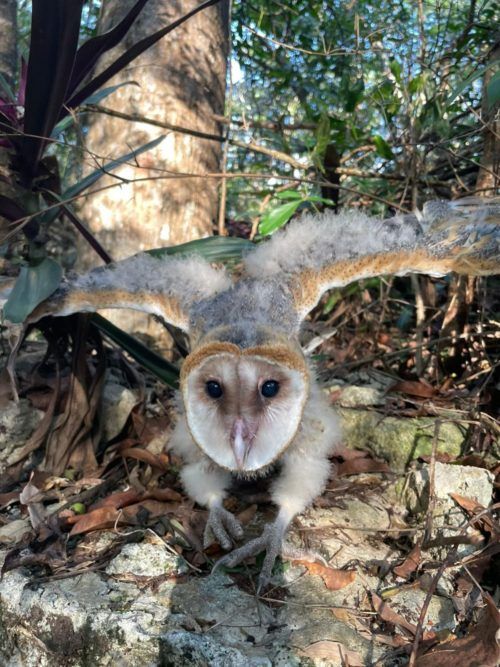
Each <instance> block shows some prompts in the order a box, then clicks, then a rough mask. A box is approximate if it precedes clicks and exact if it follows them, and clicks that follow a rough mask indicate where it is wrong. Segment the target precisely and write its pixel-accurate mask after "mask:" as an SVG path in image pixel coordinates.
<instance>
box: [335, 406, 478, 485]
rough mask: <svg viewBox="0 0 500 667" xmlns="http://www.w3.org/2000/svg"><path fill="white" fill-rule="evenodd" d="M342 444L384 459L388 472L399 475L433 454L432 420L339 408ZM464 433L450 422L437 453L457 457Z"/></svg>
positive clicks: (444, 427)
mask: <svg viewBox="0 0 500 667" xmlns="http://www.w3.org/2000/svg"><path fill="white" fill-rule="evenodd" d="M337 412H338V414H339V415H340V418H341V425H342V430H343V433H344V442H345V444H346V445H347V446H348V447H351V448H353V449H364V450H368V451H370V452H371V453H372V454H373V455H374V456H376V457H379V458H383V459H385V460H386V461H387V462H388V463H389V465H390V467H391V470H393V471H395V472H398V471H399V472H402V471H404V470H405V469H406V468H407V467H408V464H409V463H410V461H413V460H414V459H417V458H418V457H420V456H429V455H430V454H431V452H432V440H433V436H434V425H435V419H433V418H431V417H418V418H417V417H413V418H411V419H410V418H399V417H386V416H385V415H383V414H381V413H380V412H376V411H373V410H362V409H353V408H344V407H338V408H337ZM465 436H466V432H465V430H464V429H463V428H462V427H461V426H459V425H457V424H455V423H451V422H445V423H442V424H441V427H440V432H439V442H438V447H437V451H438V452H439V453H448V454H450V455H451V456H452V457H457V456H459V455H460V453H461V451H462V447H463V443H464V440H465Z"/></svg>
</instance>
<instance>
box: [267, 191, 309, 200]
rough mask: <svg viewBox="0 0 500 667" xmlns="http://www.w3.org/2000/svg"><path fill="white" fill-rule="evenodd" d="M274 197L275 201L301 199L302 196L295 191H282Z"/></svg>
mask: <svg viewBox="0 0 500 667" xmlns="http://www.w3.org/2000/svg"><path fill="white" fill-rule="evenodd" d="M274 196H275V197H276V199H302V198H303V196H304V195H303V194H302V193H301V192H297V190H284V191H283V192H277V193H276V194H275V195H274Z"/></svg>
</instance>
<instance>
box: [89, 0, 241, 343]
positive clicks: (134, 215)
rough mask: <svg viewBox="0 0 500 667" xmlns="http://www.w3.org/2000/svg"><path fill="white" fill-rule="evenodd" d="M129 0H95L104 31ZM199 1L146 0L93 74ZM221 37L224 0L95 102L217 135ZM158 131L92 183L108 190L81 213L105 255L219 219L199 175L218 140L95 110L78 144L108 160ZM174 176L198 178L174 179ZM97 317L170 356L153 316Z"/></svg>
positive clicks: (193, 234)
mask: <svg viewBox="0 0 500 667" xmlns="http://www.w3.org/2000/svg"><path fill="white" fill-rule="evenodd" d="M134 3H135V0H103V5H102V12H101V17H100V25H99V31H100V32H101V33H103V32H106V31H107V30H109V29H110V28H111V27H112V26H113V25H116V23H117V22H118V21H119V20H120V19H121V17H122V16H124V15H125V13H126V12H127V11H128V10H129V9H130V7H131V6H132V5H133V4H134ZM198 4H199V1H198V0H178V1H177V2H175V3H172V2H170V0H151V2H149V3H148V4H147V5H146V6H145V8H144V9H143V10H142V12H141V14H140V15H139V17H138V19H137V20H136V21H135V23H134V25H133V26H132V28H131V29H130V30H129V32H128V33H127V35H126V37H125V39H124V41H123V42H122V43H121V44H120V47H119V49H116V50H114V51H113V52H112V57H111V56H107V57H106V58H105V59H104V58H103V59H102V60H101V61H100V62H99V63H98V66H97V71H100V70H101V69H102V68H103V67H105V66H106V65H107V64H109V62H110V61H111V59H114V58H116V57H117V54H118V53H119V52H122V51H124V50H126V49H128V48H130V47H131V46H132V45H133V44H136V43H137V42H138V41H139V40H141V39H143V38H144V37H146V36H148V35H151V34H152V33H154V32H155V31H157V30H158V29H160V28H161V27H163V26H166V25H169V24H170V23H171V22H172V21H174V20H176V19H177V18H179V17H181V16H183V15H184V14H186V13H187V12H188V11H190V10H191V9H193V8H194V7H196V6H197V5H198ZM228 43H229V16H228V3H227V0H222V2H220V3H219V4H217V5H215V6H213V7H209V8H208V9H205V10H203V11H202V12H200V13H199V14H196V15H195V16H194V17H192V18H190V19H188V21H186V23H184V24H182V25H181V26H180V27H178V28H176V29H175V30H174V31H173V32H172V33H170V34H169V35H167V36H166V37H164V38H163V39H162V40H160V42H158V43H157V44H156V45H155V46H153V47H152V48H150V49H149V50H148V51H146V52H145V53H144V54H142V56H140V57H139V58H137V59H136V60H134V62H133V63H132V64H131V65H130V66H129V67H128V68H127V69H126V70H125V71H123V72H121V73H120V74H119V75H117V76H116V77H114V79H113V80H111V81H110V82H109V83H108V84H107V85H116V84H119V83H123V82H126V81H134V82H136V84H138V85H130V84H129V85H125V86H122V87H120V88H119V89H118V90H117V91H116V92H114V93H113V94H112V95H110V96H109V97H108V98H106V99H105V100H103V101H102V106H105V107H106V108H108V109H112V110H115V111H117V112H121V113H125V114H128V115H137V116H139V117H142V118H148V119H152V120H155V121H159V122H162V123H169V124H173V125H178V126H182V127H186V128H190V129H192V130H195V131H198V132H204V133H210V134H217V135H220V134H221V133H222V127H221V126H220V125H219V124H218V123H217V122H216V121H215V120H214V119H213V116H214V115H219V116H220V115H222V114H224V97H225V88H226V60H227V52H228ZM162 134H164V135H166V137H165V139H164V140H163V141H162V142H161V143H160V144H159V145H158V146H157V147H156V148H154V149H153V150H151V151H149V152H147V153H144V154H142V155H140V156H139V157H138V158H137V159H136V160H135V161H134V160H131V161H130V164H127V165H124V166H123V167H121V168H120V169H119V170H116V171H114V172H113V176H106V177H104V178H103V179H101V180H100V181H99V182H98V184H97V188H100V187H102V186H103V185H108V184H115V187H112V188H110V189H108V190H104V191H102V192H97V193H93V194H91V195H90V196H89V197H88V198H87V201H86V202H84V204H83V206H82V210H81V215H82V217H83V219H84V220H85V221H86V222H87V224H88V226H89V227H90V229H91V230H92V232H93V233H94V234H95V235H96V236H97V238H98V239H99V240H100V242H101V243H102V245H103V246H104V248H106V250H107V251H108V252H109V254H110V255H111V256H112V257H113V259H122V258H123V257H127V256H129V255H132V254H134V253H137V252H139V251H141V250H145V249H148V248H156V247H160V246H171V245H176V244H178V243H184V242H186V241H190V240H192V239H196V238H200V237H203V236H208V235H210V234H212V231H213V226H214V223H215V221H216V219H217V206H218V181H217V180H216V179H213V178H205V177H203V175H204V174H205V173H207V172H218V171H219V167H220V159H221V154H222V147H221V144H220V143H219V142H216V141H210V140H206V139H200V138H198V137H194V136H191V135H189V134H181V133H178V132H172V131H168V130H164V129H162V128H159V127H157V126H154V125H151V124H147V123H144V122H131V121H129V120H124V119H121V118H117V117H115V116H113V115H108V114H102V113H96V114H92V116H91V118H90V129H89V132H88V135H87V140H86V148H87V149H88V150H89V151H91V152H92V153H95V154H96V155H98V156H100V158H99V159H98V164H102V163H103V162H104V161H105V160H103V159H102V157H104V158H106V159H114V158H116V157H118V156H120V155H123V154H125V153H128V152H129V151H130V149H131V148H138V147H139V146H141V145H143V144H145V143H147V142H149V141H152V140H153V139H156V138H157V137H159V136H160V135H162ZM84 157H85V161H86V164H87V170H88V171H91V170H93V169H95V168H96V162H95V160H93V159H92V157H91V155H89V154H87V155H86V156H84ZM135 162H136V163H137V165H138V166H135ZM178 174H181V175H184V174H200V175H201V177H200V178H183V177H180V178H176V177H175V175H178ZM168 176H174V178H168ZM158 177H160V178H158ZM161 177H167V178H161ZM134 179H144V180H138V181H137V180H136V182H134ZM83 245H84V244H83V243H80V249H81V252H80V258H81V260H80V266H81V267H83V268H87V267H89V266H95V265H96V256H95V254H94V253H93V251H92V250H91V249H90V248H89V246H87V245H85V247H83ZM105 315H106V316H107V317H109V319H111V320H112V321H113V322H114V323H115V324H117V325H118V326H120V327H122V328H124V329H126V330H127V331H130V332H133V333H143V334H146V335H147V337H148V342H149V343H150V344H153V345H154V346H155V347H156V349H157V350H158V351H160V352H162V353H164V354H166V355H167V356H168V355H169V348H170V347H171V340H170V337H169V336H167V335H166V332H165V330H164V329H163V328H162V327H161V326H160V325H159V324H158V323H157V322H155V321H154V320H153V319H152V318H148V317H147V316H146V315H143V314H139V313H132V312H131V311H121V312H117V311H109V312H106V313H105Z"/></svg>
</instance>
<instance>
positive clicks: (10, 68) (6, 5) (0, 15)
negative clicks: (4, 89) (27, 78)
mask: <svg viewBox="0 0 500 667" xmlns="http://www.w3.org/2000/svg"><path fill="white" fill-rule="evenodd" d="M16 68H17V0H0V74H2V76H3V77H4V78H5V79H6V81H7V83H8V84H9V86H11V87H13V85H14V82H15V79H16ZM0 95H1V96H2V97H4V96H5V95H4V93H0Z"/></svg>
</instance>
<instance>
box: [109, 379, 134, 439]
mask: <svg viewBox="0 0 500 667" xmlns="http://www.w3.org/2000/svg"><path fill="white" fill-rule="evenodd" d="M137 400H138V399H137V395H136V394H135V392H133V391H132V390H131V389H127V388H126V387H123V386H122V385H120V384H118V383H116V382H113V381H107V382H106V383H105V385H104V388H103V391H102V406H101V410H102V413H101V419H102V431H103V433H102V434H103V438H104V440H106V441H109V440H112V439H113V438H115V437H116V436H117V435H118V434H119V433H120V431H121V430H122V429H123V427H124V426H125V422H126V421H127V419H128V417H129V415H130V413H131V411H132V409H133V407H134V406H135V405H136V404H137Z"/></svg>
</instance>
